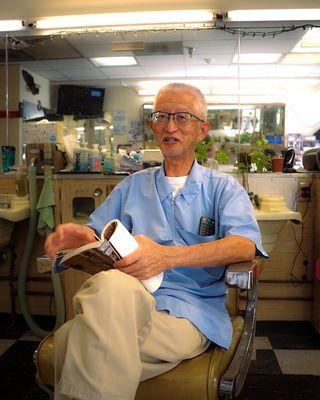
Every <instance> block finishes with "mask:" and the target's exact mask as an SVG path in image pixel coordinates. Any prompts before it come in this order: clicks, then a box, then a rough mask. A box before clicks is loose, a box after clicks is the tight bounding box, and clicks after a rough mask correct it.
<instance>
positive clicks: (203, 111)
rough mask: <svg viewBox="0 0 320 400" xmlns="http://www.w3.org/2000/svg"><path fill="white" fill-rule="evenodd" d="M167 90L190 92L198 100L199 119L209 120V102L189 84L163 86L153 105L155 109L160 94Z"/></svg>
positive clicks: (199, 91) (174, 83) (198, 90)
mask: <svg viewBox="0 0 320 400" xmlns="http://www.w3.org/2000/svg"><path fill="white" fill-rule="evenodd" d="M165 90H171V91H173V92H177V93H179V92H189V93H190V94H192V95H194V97H196V98H197V100H198V106H199V115H198V116H199V118H201V119H203V120H205V119H206V118H207V102H206V99H205V98H204V95H203V94H202V92H201V90H200V89H198V88H197V87H195V86H192V85H188V84H187V83H176V82H173V83H169V84H168V85H165V86H163V87H162V88H161V89H160V90H159V92H158V94H157V96H156V98H155V99H154V103H153V109H154V106H155V104H156V102H157V99H158V96H159V94H160V93H162V92H164V91H165Z"/></svg>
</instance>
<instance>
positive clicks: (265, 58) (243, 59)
mask: <svg viewBox="0 0 320 400" xmlns="http://www.w3.org/2000/svg"><path fill="white" fill-rule="evenodd" d="M281 55H282V54H281V53H248V54H240V64H265V63H275V62H277V61H278V60H279V58H280V57H281ZM232 62H233V63H237V62H238V54H235V56H234V57H233V60H232Z"/></svg>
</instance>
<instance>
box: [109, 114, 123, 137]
mask: <svg viewBox="0 0 320 400" xmlns="http://www.w3.org/2000/svg"><path fill="white" fill-rule="evenodd" d="M110 114H111V115H112V125H113V129H112V133H113V134H114V135H123V134H125V133H126V112H125V111H124V110H116V111H111V112H110Z"/></svg>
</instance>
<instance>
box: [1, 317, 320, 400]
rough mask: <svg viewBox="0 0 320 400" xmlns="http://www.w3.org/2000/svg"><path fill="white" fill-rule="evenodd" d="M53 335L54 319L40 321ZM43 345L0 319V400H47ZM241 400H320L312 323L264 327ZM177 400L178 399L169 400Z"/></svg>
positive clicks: (319, 356)
mask: <svg viewBox="0 0 320 400" xmlns="http://www.w3.org/2000/svg"><path fill="white" fill-rule="evenodd" d="M37 322H38V323H39V325H40V326H41V327H42V328H43V329H48V330H50V329H52V325H53V323H54V321H53V320H52V319H50V318H39V319H38V320H37ZM38 344H39V339H38V338H37V337H36V336H34V335H33V334H32V332H30V331H29V330H28V327H27V326H26V324H25V322H24V321H23V319H22V318H20V317H19V316H18V317H17V318H16V320H15V321H12V320H11V319H10V316H8V315H1V314H0V376H1V379H0V398H1V399H2V400H48V396H47V394H46V393H45V392H43V391H42V390H41V389H40V388H38V386H37V385H36V383H35V367H34V365H33V361H32V356H33V352H34V350H35V349H36V348H37V346H38ZM238 399H239V400H319V399H320V335H319V334H318V333H317V332H316V331H315V330H314V328H313V327H312V325H311V323H309V322H301V321H300V322H287V321H283V322H282V321H272V322H268V321H261V322H258V323H257V331H256V340H255V348H254V352H253V355H252V360H251V365H250V369H249V373H248V376H247V379H246V382H245V385H244V388H243V390H242V392H241V393H240V395H239V396H238ZM150 400H152V399H150ZM164 400H174V399H164ZM186 400H188V399H186Z"/></svg>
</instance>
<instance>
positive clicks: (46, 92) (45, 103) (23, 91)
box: [20, 67, 51, 109]
mask: <svg viewBox="0 0 320 400" xmlns="http://www.w3.org/2000/svg"><path fill="white" fill-rule="evenodd" d="M22 70H25V71H27V72H29V74H31V75H32V77H33V79H34V82H35V84H36V85H38V86H39V93H38V94H32V93H31V91H30V89H28V87H27V85H26V83H25V81H24V79H23V76H22ZM20 100H21V101H22V100H25V101H29V102H30V103H33V104H36V105H37V104H38V101H40V103H41V106H42V107H45V108H47V109H50V108H51V102H50V81H49V80H48V79H46V78H43V77H42V76H41V75H39V74H36V73H35V72H32V71H30V70H28V69H27V68H25V67H21V74H20Z"/></svg>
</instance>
